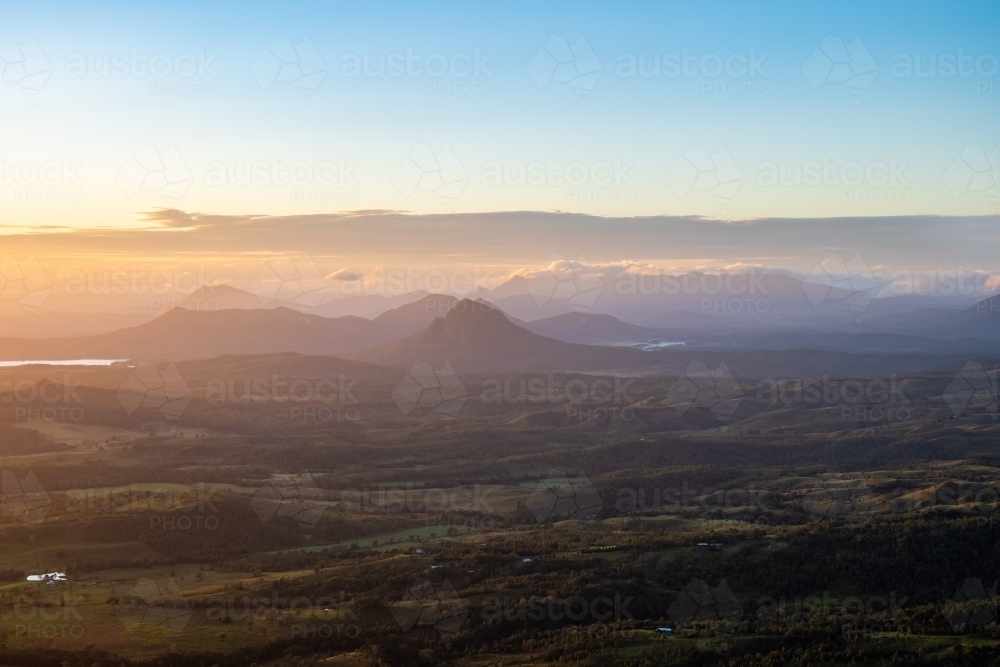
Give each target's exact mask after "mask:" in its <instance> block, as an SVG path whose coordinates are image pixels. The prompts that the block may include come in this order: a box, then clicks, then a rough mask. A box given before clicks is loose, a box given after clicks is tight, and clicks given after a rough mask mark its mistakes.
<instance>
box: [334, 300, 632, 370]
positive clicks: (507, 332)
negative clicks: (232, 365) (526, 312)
mask: <svg viewBox="0 0 1000 667" xmlns="http://www.w3.org/2000/svg"><path fill="white" fill-rule="evenodd" d="M345 357H346V358H348V359H355V360H358V361H367V362H369V363H374V364H379V365H383V366H394V367H399V368H407V367H409V366H411V365H412V364H413V363H415V362H417V361H424V362H427V363H430V364H431V365H442V364H444V363H445V362H448V363H450V364H451V366H452V367H453V368H454V369H455V370H456V371H457V372H459V373H516V372H525V371H539V370H543V371H570V370H573V371H582V370H614V369H620V368H629V367H638V366H643V365H648V363H649V361H651V359H650V358H648V357H646V356H645V353H643V352H640V351H639V350H633V349H629V348H614V347H599V346H592V345H579V344H575V343H567V342H564V341H560V340H555V339H552V338H546V337H544V336H539V335H537V334H534V333H532V332H531V331H528V330H527V329H524V328H521V327H519V326H517V325H516V324H514V323H513V322H511V321H510V320H509V319H508V318H507V316H506V315H504V313H503V312H502V311H500V310H499V309H498V308H495V307H492V306H491V305H489V304H487V303H485V302H482V301H472V300H470V299H463V300H461V301H460V302H458V303H457V304H455V306H454V307H453V308H452V309H451V310H449V311H448V313H447V314H446V315H444V316H443V317H439V318H436V319H435V320H434V321H433V322H432V323H431V325H430V326H429V327H427V328H426V329H424V330H423V331H420V332H418V333H415V334H413V335H412V336H409V337H408V338H404V339H403V340H398V341H395V342H392V343H387V344H385V345H380V346H376V347H373V348H370V349H367V350H362V351H361V352H354V353H350V354H347V355H345Z"/></svg>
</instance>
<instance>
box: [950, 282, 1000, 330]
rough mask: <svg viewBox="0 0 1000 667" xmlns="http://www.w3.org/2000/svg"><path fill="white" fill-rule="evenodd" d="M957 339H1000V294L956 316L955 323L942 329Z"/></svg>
mask: <svg viewBox="0 0 1000 667" xmlns="http://www.w3.org/2000/svg"><path fill="white" fill-rule="evenodd" d="M942 330H943V331H944V332H945V333H946V334H952V335H955V336H956V337H959V336H960V337H971V338H982V339H986V340H992V341H995V340H997V339H998V338H1000V294H995V295H993V296H991V297H989V298H988V299H983V300H982V301H980V302H979V303H977V304H976V305H974V306H972V307H971V308H967V309H965V310H963V311H961V312H959V313H957V314H956V315H955V316H954V323H953V324H951V325H950V326H947V327H944V328H943V329H942Z"/></svg>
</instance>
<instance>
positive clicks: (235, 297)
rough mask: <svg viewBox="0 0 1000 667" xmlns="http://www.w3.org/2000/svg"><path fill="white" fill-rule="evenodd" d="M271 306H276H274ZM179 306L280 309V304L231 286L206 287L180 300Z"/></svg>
mask: <svg viewBox="0 0 1000 667" xmlns="http://www.w3.org/2000/svg"><path fill="white" fill-rule="evenodd" d="M271 304H274V305H273V306H272V305H271ZM177 305H178V306H180V307H182V308H187V309H189V310H232V309H234V308H235V309H239V310H253V309H256V308H270V307H274V308H276V307H278V306H279V305H280V304H278V303H277V302H274V301H272V302H271V303H270V304H268V303H267V299H261V298H260V297H258V296H257V295H256V294H253V293H252V292H247V291H246V290H242V289H239V288H238V287H232V286H230V285H204V286H202V287H200V288H198V289H197V290H195V291H194V292H192V293H191V294H189V295H187V296H185V297H183V298H181V299H178V304H177Z"/></svg>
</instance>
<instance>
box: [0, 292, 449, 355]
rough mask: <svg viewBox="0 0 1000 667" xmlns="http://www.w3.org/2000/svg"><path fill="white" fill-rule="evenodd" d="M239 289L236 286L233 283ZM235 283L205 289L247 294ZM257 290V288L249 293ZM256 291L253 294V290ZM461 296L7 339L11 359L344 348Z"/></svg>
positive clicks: (250, 312) (175, 317) (390, 335)
mask: <svg viewBox="0 0 1000 667" xmlns="http://www.w3.org/2000/svg"><path fill="white" fill-rule="evenodd" d="M230 290H232V291H230ZM239 292H240V290H235V288H228V289H226V290H220V291H219V292H216V293H214V295H213V294H211V293H205V294H204V295H203V296H205V297H208V296H210V295H211V296H221V297H222V298H224V299H232V300H241V299H243V297H242V296H241V295H240V294H239ZM244 294H249V293H246V292H245V293H244ZM250 296H253V295H250ZM457 302H458V300H457V299H455V298H454V297H446V296H436V295H432V296H427V297H424V298H423V299H421V300H420V301H417V302H414V303H411V304H407V305H405V306H401V307H400V308H399V309H396V310H394V311H389V312H386V313H383V314H382V315H380V316H379V317H378V318H376V319H375V320H374V321H372V320H366V319H364V318H360V317H353V316H347V317H338V318H326V317H319V316H317V315H308V314H304V313H300V312H298V311H296V310H292V309H289V308H284V307H277V308H252V309H251V308H246V309H241V308H231V309H225V310H188V309H184V308H174V309H172V310H170V311H168V312H167V313H165V314H163V315H161V316H160V317H157V318H156V319H154V320H152V321H150V322H146V323H144V324H140V325H138V326H135V327H130V328H127V329H119V330H117V331H112V332H110V333H105V334H98V335H91V336H75V337H59V338H44V339H19V338H6V339H0V349H2V350H3V356H4V357H5V358H7V359H14V360H16V359H83V358H106V359H126V358H127V359H134V358H147V359H163V360H166V359H170V360H180V359H204V358H208V357H215V356H217V355H221V354H273V353H279V352H297V353H300V354H315V355H320V354H321V355H340V354H343V353H345V352H349V351H352V350H360V349H363V348H365V347H370V346H372V345H377V344H380V343H386V342H389V341H393V340H397V339H399V338H403V337H405V336H407V335H410V334H412V333H415V332H417V331H420V330H421V329H424V328H426V327H427V326H428V325H430V323H431V322H433V321H434V319H435V317H437V316H438V315H439V314H441V313H443V312H447V310H448V308H450V307H453V306H454V305H455V304H456V303H457Z"/></svg>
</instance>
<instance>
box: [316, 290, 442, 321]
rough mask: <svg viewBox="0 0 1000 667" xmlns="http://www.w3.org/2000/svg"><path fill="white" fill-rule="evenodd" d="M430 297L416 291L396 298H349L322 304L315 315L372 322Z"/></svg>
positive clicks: (420, 291)
mask: <svg viewBox="0 0 1000 667" xmlns="http://www.w3.org/2000/svg"><path fill="white" fill-rule="evenodd" d="M429 295H430V293H429V292H426V291H424V290H415V291H413V292H406V293H405V294H397V295H395V296H381V295H378V294H363V295H360V296H348V297H342V298H339V299H334V300H332V301H327V302H326V303H322V304H320V305H319V306H318V307H317V308H316V310H315V311H314V312H313V314H314V315H319V316H321V317H344V316H346V315H354V316H355V317H363V318H365V319H367V320H370V319H374V318H376V317H378V316H379V315H381V314H382V313H385V312H388V311H390V310H392V309H394V308H399V307H400V306H405V305H407V304H410V303H413V302H415V301H420V300H421V299H423V298H424V297H426V296H429Z"/></svg>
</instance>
